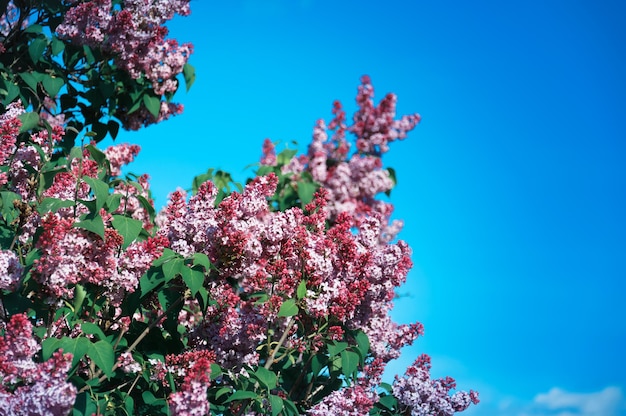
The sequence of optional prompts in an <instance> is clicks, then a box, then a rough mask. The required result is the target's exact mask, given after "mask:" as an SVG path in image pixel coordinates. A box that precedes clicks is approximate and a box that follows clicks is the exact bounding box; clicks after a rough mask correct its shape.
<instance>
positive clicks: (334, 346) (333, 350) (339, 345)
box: [326, 341, 349, 357]
mask: <svg viewBox="0 0 626 416" xmlns="http://www.w3.org/2000/svg"><path fill="white" fill-rule="evenodd" d="M348 346H349V344H348V343H347V342H337V341H333V342H332V343H328V344H327V345H326V347H327V348H328V355H329V356H331V357H332V356H334V355H337V354H339V353H341V351H344V350H345V349H346V348H348Z"/></svg>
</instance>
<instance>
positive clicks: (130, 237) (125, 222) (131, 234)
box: [111, 215, 143, 247]
mask: <svg viewBox="0 0 626 416" xmlns="http://www.w3.org/2000/svg"><path fill="white" fill-rule="evenodd" d="M111 225H113V228H115V229H116V230H117V232H118V233H120V235H121V236H122V238H124V247H128V246H129V245H130V243H132V242H133V241H135V239H136V238H137V237H138V236H139V233H140V232H141V230H142V229H143V222H141V221H140V220H135V219H133V218H128V217H125V216H123V215H113V220H112V221H111Z"/></svg>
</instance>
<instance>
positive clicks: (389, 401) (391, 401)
mask: <svg viewBox="0 0 626 416" xmlns="http://www.w3.org/2000/svg"><path fill="white" fill-rule="evenodd" d="M378 403H380V404H381V405H382V406H384V407H385V408H387V409H389V410H393V409H395V408H396V406H398V399H396V398H395V397H393V396H392V395H385V396H380V397H379V398H378Z"/></svg>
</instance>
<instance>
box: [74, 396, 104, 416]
mask: <svg viewBox="0 0 626 416" xmlns="http://www.w3.org/2000/svg"><path fill="white" fill-rule="evenodd" d="M95 414H98V403H96V402H95V401H93V399H92V397H91V392H90V391H89V390H87V391H84V392H82V393H79V394H78V395H77V396H76V401H75V402H74V407H73V411H72V416H91V415H95Z"/></svg>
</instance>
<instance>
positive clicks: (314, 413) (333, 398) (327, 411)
mask: <svg viewBox="0 0 626 416" xmlns="http://www.w3.org/2000/svg"><path fill="white" fill-rule="evenodd" d="M376 401H378V398H377V397H376V394H375V393H374V392H373V391H372V390H369V389H366V388H364V387H363V386H360V385H356V386H351V387H347V388H344V389H341V390H336V391H334V392H332V393H331V394H329V395H328V396H326V397H325V398H324V400H323V401H321V402H319V403H318V404H316V405H315V406H313V407H312V408H311V409H310V410H309V411H308V412H307V414H308V415H311V416H327V415H342V416H363V415H367V414H369V411H370V409H371V408H372V406H373V405H374V403H376Z"/></svg>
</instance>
